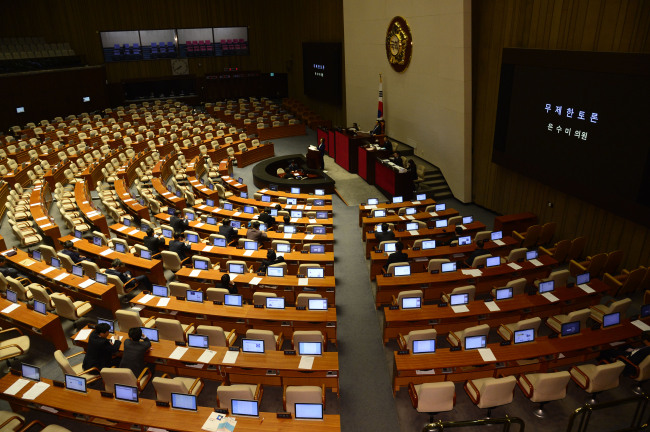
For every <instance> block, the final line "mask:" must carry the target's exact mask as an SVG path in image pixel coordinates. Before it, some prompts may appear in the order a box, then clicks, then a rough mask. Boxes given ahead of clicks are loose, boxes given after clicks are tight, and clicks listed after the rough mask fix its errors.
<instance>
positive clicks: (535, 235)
mask: <svg viewBox="0 0 650 432" xmlns="http://www.w3.org/2000/svg"><path fill="white" fill-rule="evenodd" d="M541 232H542V226H541V225H531V226H529V227H528V230H526V232H525V233H524V234H520V233H518V232H517V231H512V237H513V238H514V239H515V240H519V242H520V243H519V247H524V248H526V249H530V248H532V247H533V246H536V245H537V242H538V241H539V236H540V234H541Z"/></svg>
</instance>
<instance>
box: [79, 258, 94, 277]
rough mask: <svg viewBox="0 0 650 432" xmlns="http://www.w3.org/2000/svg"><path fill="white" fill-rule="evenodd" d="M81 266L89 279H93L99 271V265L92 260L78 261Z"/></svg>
mask: <svg viewBox="0 0 650 432" xmlns="http://www.w3.org/2000/svg"><path fill="white" fill-rule="evenodd" d="M80 264H81V267H82V268H83V269H84V274H85V275H86V276H88V277H89V278H91V279H95V276H96V275H97V273H98V272H99V266H98V265H97V264H95V263H94V262H92V261H88V260H83V261H81V262H80Z"/></svg>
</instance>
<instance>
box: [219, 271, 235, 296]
mask: <svg viewBox="0 0 650 432" xmlns="http://www.w3.org/2000/svg"><path fill="white" fill-rule="evenodd" d="M215 288H225V289H227V290H228V293H229V294H237V286H236V285H235V283H234V282H231V281H230V275H229V274H228V273H226V274H224V275H223V276H221V282H220V286H217V287H215Z"/></svg>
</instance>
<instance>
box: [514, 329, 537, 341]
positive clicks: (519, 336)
mask: <svg viewBox="0 0 650 432" xmlns="http://www.w3.org/2000/svg"><path fill="white" fill-rule="evenodd" d="M512 340H513V342H514V343H515V344H520V343H526V342H532V341H534V340H535V329H532V328H529V329H523V330H515V333H514V335H513V337H512Z"/></svg>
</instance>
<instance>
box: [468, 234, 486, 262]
mask: <svg viewBox="0 0 650 432" xmlns="http://www.w3.org/2000/svg"><path fill="white" fill-rule="evenodd" d="M484 245H485V241H484V240H479V241H477V242H476V250H474V252H472V253H471V254H470V255H469V256H468V257H467V259H466V260H465V264H466V265H467V267H471V266H472V263H473V262H474V258H476V257H478V256H481V255H488V254H489V253H490V252H489V251H487V250H485V249H483V246H484Z"/></svg>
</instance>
